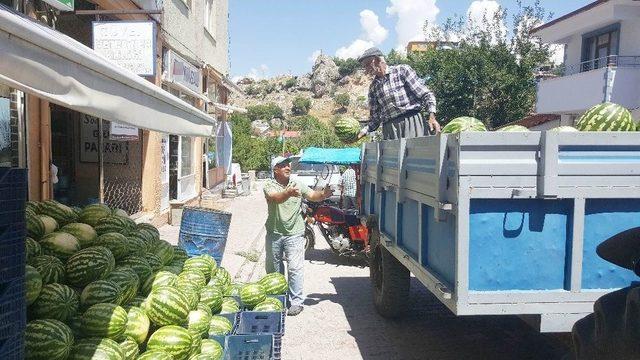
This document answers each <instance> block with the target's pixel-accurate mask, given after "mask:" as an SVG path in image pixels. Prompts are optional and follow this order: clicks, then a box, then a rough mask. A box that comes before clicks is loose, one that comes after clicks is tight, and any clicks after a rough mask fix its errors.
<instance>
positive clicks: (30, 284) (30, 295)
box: [24, 265, 42, 305]
mask: <svg viewBox="0 0 640 360" xmlns="http://www.w3.org/2000/svg"><path fill="white" fill-rule="evenodd" d="M24 280H25V288H26V299H27V305H31V304H33V302H34V301H36V299H37V298H38V295H40V291H41V290H42V276H41V275H40V273H39V272H38V270H36V268H34V267H33V266H30V265H27V266H26V267H25V274H24Z"/></svg>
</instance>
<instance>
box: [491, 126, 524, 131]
mask: <svg viewBox="0 0 640 360" xmlns="http://www.w3.org/2000/svg"><path fill="white" fill-rule="evenodd" d="M496 131H506V132H522V131H529V129H527V128H526V127H524V126H522V125H507V126H504V127H501V128H500V129H497V130H496Z"/></svg>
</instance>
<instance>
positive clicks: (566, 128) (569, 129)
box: [549, 126, 580, 132]
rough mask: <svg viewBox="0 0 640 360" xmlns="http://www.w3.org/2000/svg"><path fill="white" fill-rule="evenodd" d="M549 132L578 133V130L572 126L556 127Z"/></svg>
mask: <svg viewBox="0 0 640 360" xmlns="http://www.w3.org/2000/svg"><path fill="white" fill-rule="evenodd" d="M549 131H553V132H578V131H580V130H578V129H576V128H574V127H573V126H558V127H555V128H553V129H550V130H549Z"/></svg>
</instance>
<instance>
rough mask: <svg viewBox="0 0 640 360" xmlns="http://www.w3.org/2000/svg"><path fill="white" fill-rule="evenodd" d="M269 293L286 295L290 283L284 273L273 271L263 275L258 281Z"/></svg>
mask: <svg viewBox="0 0 640 360" xmlns="http://www.w3.org/2000/svg"><path fill="white" fill-rule="evenodd" d="M258 283H259V284H260V285H262V288H263V289H264V291H265V293H266V294H267V295H284V294H286V293H287V289H288V288H289V285H288V284H287V279H286V278H285V277H284V275H282V274H280V273H279V272H273V273H270V274H267V275H265V276H263V277H262V279H260V280H259V281H258Z"/></svg>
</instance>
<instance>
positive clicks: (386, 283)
mask: <svg viewBox="0 0 640 360" xmlns="http://www.w3.org/2000/svg"><path fill="white" fill-rule="evenodd" d="M367 224H368V226H369V234H370V236H369V244H370V246H371V254H370V257H369V275H370V279H371V287H372V290H373V304H374V306H375V308H376V311H377V312H378V314H380V315H381V316H382V317H384V318H390V319H391V318H397V317H399V316H401V315H402V314H403V313H404V311H405V310H406V308H407V302H408V299H409V286H410V280H411V278H410V273H409V270H408V269H407V268H406V267H404V265H402V263H400V262H399V261H398V260H397V259H396V258H395V257H393V255H391V253H390V252H389V251H388V250H387V249H385V248H384V247H383V246H382V245H380V233H379V231H378V227H377V222H376V220H375V218H369V220H368V221H367Z"/></svg>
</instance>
